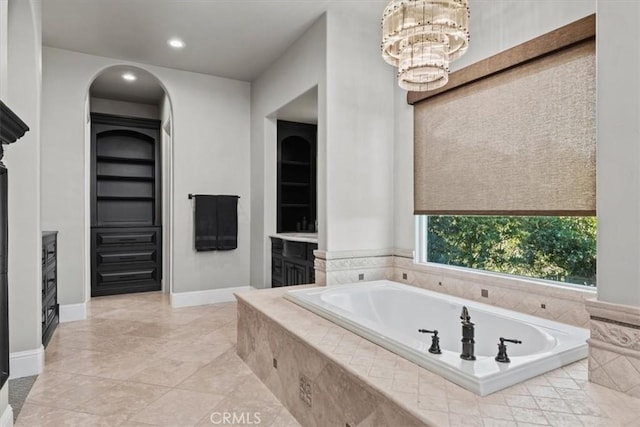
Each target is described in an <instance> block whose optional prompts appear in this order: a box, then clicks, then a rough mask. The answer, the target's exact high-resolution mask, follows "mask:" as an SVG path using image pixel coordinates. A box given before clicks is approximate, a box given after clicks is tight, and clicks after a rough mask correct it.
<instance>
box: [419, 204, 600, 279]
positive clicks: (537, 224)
mask: <svg viewBox="0 0 640 427" xmlns="http://www.w3.org/2000/svg"><path fill="white" fill-rule="evenodd" d="M417 224H418V227H417V229H418V232H417V251H416V258H417V262H422V263H426V262H430V263H437V264H446V265H452V266H459V267H467V268H473V269H480V270H487V271H493V272H498V273H506V274H512V275H517V276H526V277H533V278H539V279H546V280H553V281H558V282H565V283H572V284H577V285H584V286H592V287H593V286H595V285H596V218H595V217H560V216H546V217H545V216H418V217H417Z"/></svg>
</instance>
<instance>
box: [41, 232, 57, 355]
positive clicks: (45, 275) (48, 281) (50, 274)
mask: <svg viewBox="0 0 640 427" xmlns="http://www.w3.org/2000/svg"><path fill="white" fill-rule="evenodd" d="M58 323H60V305H59V304H58V232H57V231H43V232H42V345H43V346H45V347H46V346H47V344H49V341H50V340H51V337H52V336H53V332H54V331H55V330H56V328H57V327H58Z"/></svg>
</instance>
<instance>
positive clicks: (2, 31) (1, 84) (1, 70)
mask: <svg viewBox="0 0 640 427" xmlns="http://www.w3.org/2000/svg"><path fill="white" fill-rule="evenodd" d="M8 13H9V2H6V1H0V99H1V100H3V101H4V100H5V98H6V97H7V91H8V88H7V78H8V76H7V27H8ZM8 390H9V387H8V386H7V385H5V386H3V387H2V388H1V389H0V417H2V414H4V411H5V410H6V409H7V405H8V399H7V393H8Z"/></svg>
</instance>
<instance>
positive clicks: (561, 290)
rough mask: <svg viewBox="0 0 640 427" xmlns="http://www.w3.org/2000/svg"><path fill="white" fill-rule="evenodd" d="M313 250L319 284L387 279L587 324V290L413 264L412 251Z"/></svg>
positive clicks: (589, 296) (593, 294) (589, 294)
mask: <svg viewBox="0 0 640 427" xmlns="http://www.w3.org/2000/svg"><path fill="white" fill-rule="evenodd" d="M315 255H316V262H315V268H316V283H317V284H318V285H325V284H326V285H329V286H330V285H341V284H347V283H354V282H357V281H359V280H364V281H370V280H382V279H387V280H393V281H396V282H401V283H406V284H408V285H413V286H417V287H419V288H423V289H428V290H432V291H436V292H441V293H445V294H448V295H453V296H456V297H460V298H465V299H469V300H472V301H478V302H482V303H485V304H490V305H495V306H498V307H502V308H507V309H509V310H513V311H517V312H520V313H524V314H530V315H532V316H538V317H542V318H544V319H549V320H554V321H557V322H561V323H567V324H569V325H574V326H579V327H581V328H589V313H587V310H586V308H585V301H586V300H588V299H592V298H595V297H596V292H595V290H591V289H581V288H579V287H572V286H561V285H554V284H552V283H546V282H544V281H540V280H532V279H527V278H517V277H511V276H507V275H502V274H495V273H490V272H482V271H474V270H470V269H463V268H456V267H450V266H446V265H438V264H427V265H423V264H415V263H414V262H413V258H412V253H411V251H406V250H399V249H395V250H392V249H389V250H381V251H352V252H333V253H331V252H324V251H315ZM483 291H486V292H483ZM483 294H484V295H487V296H486V297H485V296H483Z"/></svg>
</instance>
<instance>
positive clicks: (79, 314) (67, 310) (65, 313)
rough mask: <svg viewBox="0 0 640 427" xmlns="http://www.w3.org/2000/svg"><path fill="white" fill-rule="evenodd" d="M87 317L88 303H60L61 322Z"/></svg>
mask: <svg viewBox="0 0 640 427" xmlns="http://www.w3.org/2000/svg"><path fill="white" fill-rule="evenodd" d="M86 319H87V303H86V302H83V303H81V304H64V305H60V323H66V322H75V321H77V320H86Z"/></svg>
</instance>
